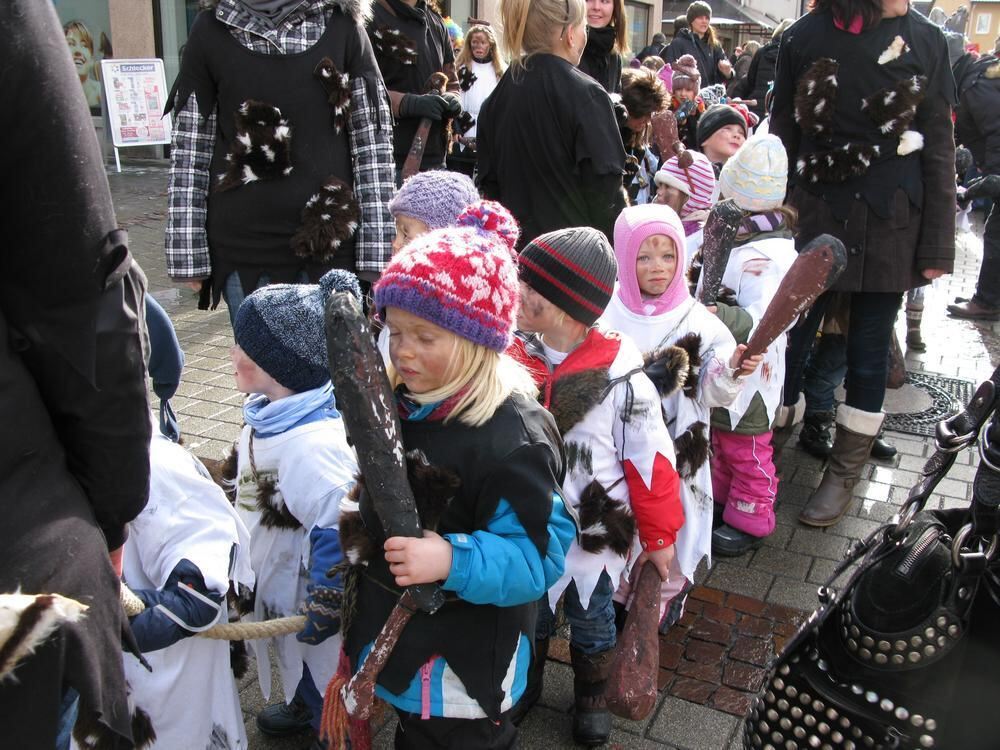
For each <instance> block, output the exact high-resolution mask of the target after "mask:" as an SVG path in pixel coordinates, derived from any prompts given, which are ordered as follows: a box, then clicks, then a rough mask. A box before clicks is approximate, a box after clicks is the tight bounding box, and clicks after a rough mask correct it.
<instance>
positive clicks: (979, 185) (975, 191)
mask: <svg viewBox="0 0 1000 750" xmlns="http://www.w3.org/2000/svg"><path fill="white" fill-rule="evenodd" d="M980 198H989V199H991V200H996V199H997V198H1000V175H997V174H988V175H986V176H985V177H978V178H976V179H975V180H973V181H972V182H970V183H969V187H968V188H966V190H965V193H963V194H962V195H961V196H960V197H959V199H958V202H959V203H961V204H962V205H965V204H966V203H968V202H969V201H975V200H979V199H980Z"/></svg>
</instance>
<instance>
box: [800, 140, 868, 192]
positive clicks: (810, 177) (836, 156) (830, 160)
mask: <svg viewBox="0 0 1000 750" xmlns="http://www.w3.org/2000/svg"><path fill="white" fill-rule="evenodd" d="M878 155H879V148H878V146H868V145H860V144H856V143H849V144H847V145H845V146H841V147H840V148H835V149H833V150H832V151H825V152H823V153H814V154H809V155H808V156H804V157H802V158H800V159H799V160H798V162H797V163H796V165H795V171H796V172H798V173H799V175H801V176H802V178H803V179H804V180H806V181H808V182H812V183H817V182H825V183H834V184H835V183H840V182H846V181H847V180H849V179H851V178H852V177H858V176H860V175H863V174H864V173H865V172H867V171H868V167H870V166H871V163H872V161H873V160H874V159H875V158H876V157H877V156H878Z"/></svg>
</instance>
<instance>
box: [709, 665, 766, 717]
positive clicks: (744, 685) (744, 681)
mask: <svg viewBox="0 0 1000 750" xmlns="http://www.w3.org/2000/svg"><path fill="white" fill-rule="evenodd" d="M766 676H767V671H766V670H764V669H762V668H760V667H754V666H750V665H749V664H741V663H739V662H729V663H728V664H726V666H725V669H724V670H723V675H722V684H723V685H728V686H729V687H731V688H734V689H736V690H743V691H749V692H751V693H756V692H757V691H758V690H760V687H761V685H763V684H764V678H765V677H766ZM718 707H719V706H716V708H718Z"/></svg>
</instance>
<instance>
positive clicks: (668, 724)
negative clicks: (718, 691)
mask: <svg viewBox="0 0 1000 750" xmlns="http://www.w3.org/2000/svg"><path fill="white" fill-rule="evenodd" d="M738 723H739V722H738V720H737V718H736V717H735V716H730V715H729V714H726V713H723V712H721V711H715V710H713V709H710V708H706V707H704V706H698V705H694V704H693V703H690V702H688V701H685V700H680V699H678V698H676V697H667V698H664V699H663V705H662V706H661V707H660V711H659V713H658V714H657V716H656V719H655V720H654V721H653V723H652V725H651V726H650V728H649V732H648V736H649V738H650V739H653V740H658V741H660V742H664V743H666V744H668V745H674V746H676V747H682V748H686V749H687V750H719V748H724V747H726V746H727V745H728V744H729V740H730V737H731V735H732V734H733V732H734V731H735V729H736V726H737V724H738Z"/></svg>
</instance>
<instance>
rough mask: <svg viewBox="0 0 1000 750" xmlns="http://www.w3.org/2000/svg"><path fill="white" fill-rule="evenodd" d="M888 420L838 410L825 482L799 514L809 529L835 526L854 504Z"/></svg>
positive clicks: (880, 414)
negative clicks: (863, 473) (854, 490)
mask: <svg viewBox="0 0 1000 750" xmlns="http://www.w3.org/2000/svg"><path fill="white" fill-rule="evenodd" d="M884 418H885V414H884V413H883V412H870V411H861V410H860V409H855V408H853V407H850V406H847V404H841V405H840V406H839V407H838V409H837V434H836V435H835V437H834V438H833V450H832V451H831V452H830V460H829V462H828V463H827V465H826V471H825V472H824V473H823V479H822V481H821V482H820V484H819V487H818V488H816V491H815V492H814V493H813V494H812V497H810V498H809V502H807V503H806V507H805V508H803V509H802V512H801V513H800V514H799V521H801V522H802V523H804V524H806V525H807V526H833V525H834V524H835V523H837V521H839V520H840V519H841V517H842V516H843V515H844V513H845V512H846V511H847V507H848V506H849V505H850V504H851V489H852V488H853V487H854V485H856V484H857V483H858V479H859V478H860V475H861V468H862V467H863V466H864V465H865V461H867V460H868V456H869V454H871V450H872V443H873V442H874V441H875V438H876V437H877V436H878V433H879V430H880V429H881V427H882V420H883V419H884Z"/></svg>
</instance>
